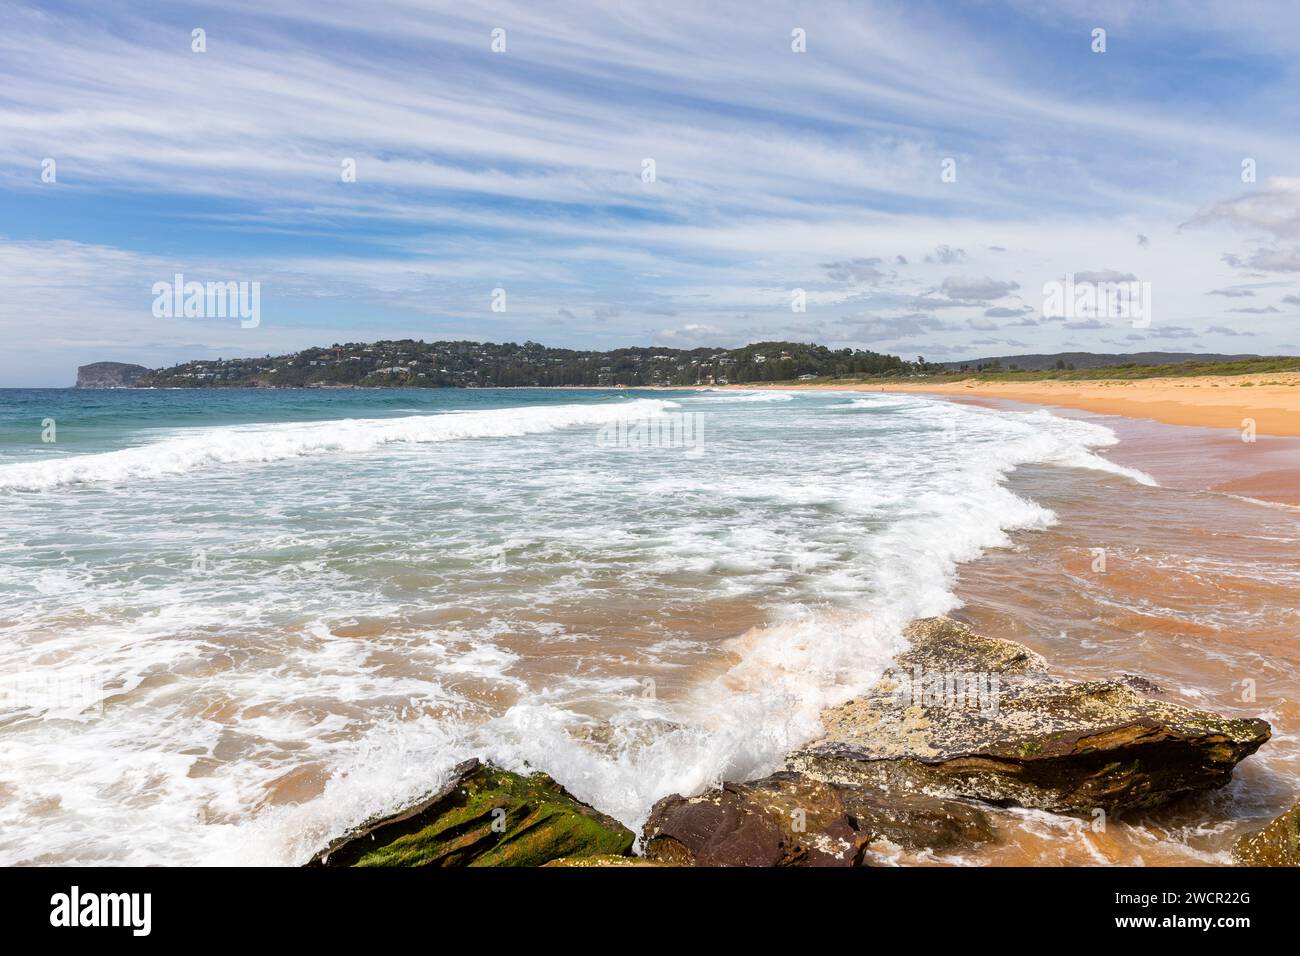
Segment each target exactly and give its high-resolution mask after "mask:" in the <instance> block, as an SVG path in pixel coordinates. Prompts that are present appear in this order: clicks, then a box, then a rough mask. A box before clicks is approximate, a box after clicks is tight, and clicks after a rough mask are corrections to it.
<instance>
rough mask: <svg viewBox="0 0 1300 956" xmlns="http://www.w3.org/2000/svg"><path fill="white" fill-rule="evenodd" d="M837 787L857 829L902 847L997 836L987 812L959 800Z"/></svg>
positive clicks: (942, 846)
mask: <svg viewBox="0 0 1300 956" xmlns="http://www.w3.org/2000/svg"><path fill="white" fill-rule="evenodd" d="M839 790H840V797H841V799H842V800H843V801H844V809H845V811H846V812H847V813H848V814H849V816H850V818H851V819H852V820H853V821H854V823H855V825H856V826H857V828H858V829H859V830H862V831H863V832H865V833H869V834H871V836H872V837H873V838H874V837H877V836H880V837H884V838H885V839H887V840H888V841H889V842H890V843H896V844H897V845H899V846H901V847H902V848H903V849H905V850H953V849H957V848H960V847H971V846H977V845H979V844H982V843H992V842H993V841H995V840H996V839H997V831H996V830H995V829H994V827H993V821H991V820H990V819H989V815H988V814H987V813H985V812H984V811H983V810H981V809H980V808H979V807H976V806H973V805H972V804H969V803H965V802H963V801H961V800H945V799H942V798H940V797H931V796H926V795H924V794H898V795H891V794H887V793H884V792H882V791H880V790H873V789H870V788H867V787H841V788H839Z"/></svg>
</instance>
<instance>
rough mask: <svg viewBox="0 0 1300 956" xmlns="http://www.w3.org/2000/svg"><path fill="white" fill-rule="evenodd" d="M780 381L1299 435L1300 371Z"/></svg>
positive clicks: (1168, 423)
mask: <svg viewBox="0 0 1300 956" xmlns="http://www.w3.org/2000/svg"><path fill="white" fill-rule="evenodd" d="M781 387H782V388H839V389H844V390H852V391H868V392H880V391H884V392H925V393H931V394H938V395H969V396H981V397H986V398H1002V399H1010V400H1012V401H1019V402H1032V403H1034V404H1039V405H1057V406H1064V407H1067V408H1078V409H1083V410H1085V411H1090V412H1097V413H1100V414H1103V415H1123V416H1125V417H1126V418H1149V419H1152V420H1154V421H1157V422H1163V423H1165V424H1167V425H1200V426H1202V427H1205V428H1236V429H1241V428H1244V427H1245V425H1244V424H1243V423H1244V422H1245V420H1246V419H1253V420H1254V423H1255V430H1256V432H1257V433H1258V434H1260V435H1300V373H1296V372H1274V373H1262V374H1256V375H1207V376H1202V377H1195V378H1173V377H1170V378H1143V379H1095V380H1091V381H1068V380H1064V379H1061V380H1044V381H1029V382H1007V381H984V380H980V379H964V380H961V381H955V382H917V383H911V382H898V383H890V384H880V383H863V384H861V385H851V384H850V385H837V386H831V385H825V386H823V385H818V384H815V383H814V384H811V385H788V386H781Z"/></svg>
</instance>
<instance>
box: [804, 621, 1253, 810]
mask: <svg viewBox="0 0 1300 956" xmlns="http://www.w3.org/2000/svg"><path fill="white" fill-rule="evenodd" d="M908 637H909V639H910V641H911V647H910V649H909V650H908V651H907V652H906V653H904V654H902V655H900V656H899V658H898V661H897V664H898V670H897V671H895V672H893V673H892V674H890V675H886V677H885V678H883V679H882V680H881V681H880V682H879V683H878V684H877V685H876V687H874V688H873V689H872V690H871V691H870V692H869V693H868V694H867V695H865V696H864V697H860V698H857V699H855V700H852V701H849V702H848V703H846V704H844V705H842V706H840V707H834V708H831V709H830V710H827V711H826V712H824V713H823V714H822V723H823V725H824V726H825V728H826V735H825V736H824V737H822V738H821V739H819V740H816V741H813V742H812V743H810V744H808V745H807V746H805V747H803V748H801V749H799V750H798V751H796V752H795V753H793V754H791V755H790V757H789V759H788V761H787V768H788V769H790V770H794V771H799V772H801V773H804V774H807V775H808V776H810V777H815V778H817V779H820V780H825V781H828V782H832V783H836V784H841V785H848V786H865V787H868V788H872V789H878V790H884V791H886V792H888V793H890V794H898V795H904V794H927V795H931V796H937V797H944V798H953V797H960V798H968V799H976V800H982V801H986V802H990V803H995V804H999V805H1017V806H1024V807H1035V808H1039V809H1043V810H1051V811H1057V812H1078V813H1086V812H1091V811H1093V810H1094V809H1097V808H1100V809H1102V810H1105V811H1106V812H1122V811H1125V810H1133V809H1140V808H1146V807H1153V806H1156V805H1158V804H1161V803H1164V802H1165V801H1167V800H1170V799H1172V798H1174V797H1176V796H1179V795H1181V794H1185V793H1190V792H1192V791H1197V790H1209V789H1213V788H1216V787H1221V786H1223V785H1224V784H1226V783H1227V782H1228V780H1229V779H1230V777H1231V775H1232V769H1233V767H1235V766H1236V765H1237V763H1238V762H1239V761H1241V760H1242V759H1244V758H1245V757H1247V756H1249V755H1250V754H1252V753H1254V752H1255V750H1256V749H1258V748H1259V746H1260V745H1261V744H1263V743H1264V742H1265V741H1266V740H1268V738H1269V725H1268V724H1267V723H1266V722H1265V721H1263V720H1258V719H1240V720H1233V719H1228V718H1224V717H1220V716H1218V715H1215V714H1211V713H1206V712H1204V711H1196V710H1191V709H1190V708H1187V707H1183V706H1180V705H1178V704H1173V703H1168V702H1165V701H1161V700H1157V699H1153V698H1150V697H1145V696H1143V695H1142V694H1140V693H1139V692H1138V689H1141V690H1144V691H1146V692H1151V691H1152V685H1150V684H1147V683H1144V682H1141V681H1140V680H1136V679H1132V678H1126V679H1124V680H1105V681H1088V682H1084V683H1071V682H1068V681H1064V680H1061V679H1059V678H1056V677H1052V676H1050V675H1049V674H1048V673H1047V664H1046V662H1045V661H1044V660H1043V659H1042V658H1041V657H1040V656H1039V655H1037V654H1035V653H1034V652H1033V651H1031V650H1029V649H1028V648H1026V647H1023V646H1022V645H1020V644H1016V643H1014V642H1012V641H1005V640H999V639H995V638H989V637H983V636H981V635H978V634H975V633H973V632H972V631H971V630H970V629H969V628H967V627H965V626H964V625H961V624H958V623H957V622H955V621H951V620H948V619H947V618H929V619H927V620H924V621H918V622H917V623H916V624H914V625H912V627H911V628H909V631H908Z"/></svg>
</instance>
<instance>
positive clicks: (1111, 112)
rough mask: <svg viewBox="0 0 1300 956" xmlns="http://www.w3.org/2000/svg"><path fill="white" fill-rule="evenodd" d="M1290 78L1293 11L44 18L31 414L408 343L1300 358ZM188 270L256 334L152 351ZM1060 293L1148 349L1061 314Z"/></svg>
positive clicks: (227, 7)
mask: <svg viewBox="0 0 1300 956" xmlns="http://www.w3.org/2000/svg"><path fill="white" fill-rule="evenodd" d="M271 11H274V12H271ZM196 28H201V29H203V30H204V31H205V34H206V47H207V48H206V51H205V52H202V53H196V52H193V51H192V49H191V34H192V31H193V30H194V29H196ZM497 28H499V29H502V30H504V31H505V39H506V49H505V51H504V52H500V53H496V52H493V51H492V49H491V34H492V31H493V30H494V29H497ZM1097 28H1100V29H1104V30H1105V31H1106V50H1105V52H1104V53H1097V52H1093V50H1092V49H1091V47H1092V45H1093V40H1092V33H1093V31H1094V29H1097ZM795 29H801V30H803V31H805V33H806V38H807V40H806V52H803V53H796V52H794V51H793V50H792V49H791V34H792V31H793V30H795ZM1298 54H1300V5H1296V4H1293V3H1285V2H1278V3H1251V2H1242V3H1234V4H1225V3H1214V4H1208V3H1192V2H1179V0H1170V2H1164V3H1149V2H1135V3H1129V2H1102V3H1086V2H1070V3H1066V2H1060V3H1048V2H1033V0H1012V2H979V0H974V2H967V3H956V2H952V0H946V2H933V3H931V2H926V0H909V2H905V3H887V2H880V3H876V2H861V0H858V2H853V3H842V4H839V3H805V4H799V3H762V2H748V3H735V4H732V3H726V2H720V3H708V4H699V3H685V2H670V3H663V4H652V3H647V2H641V0H623V2H617V0H604V2H591V3H586V2H566V3H555V4H537V3H491V2H485V3H475V4H473V5H472V6H471V5H467V4H464V3H439V2H415V0H389V2H376V3H372V4H366V5H357V4H355V3H345V2H338V0H311V2H308V0H303V2H291V0H280V2H277V3H275V4H266V3H253V2H214V3H203V4H188V3H184V2H174V0H173V2H167V3H132V4H104V3H101V2H97V0H96V2H86V3H80V2H65V3H42V4H29V3H23V2H22V0H18V2H16V3H14V2H11V3H10V4H9V5H8V6H7V10H6V23H5V27H4V30H3V32H2V33H0V211H2V213H3V214H2V215H0V335H3V338H4V341H5V348H4V349H3V351H0V386H29V385H32V386H34V385H65V384H68V383H70V382H71V381H72V379H73V377H74V375H75V369H76V366H77V365H79V364H83V363H86V362H91V361H97V360H117V361H128V362H139V363H141V364H145V365H149V366H157V365H163V364H170V363H173V362H176V361H181V360H185V359H190V358H203V357H216V356H227V357H228V356H234V355H262V354H266V353H278V352H284V351H290V350H292V349H295V348H298V347H302V346H306V345H317V344H329V343H330V342H333V341H348V340H368V339H375V338H381V337H405V336H411V337H414V338H423V339H426V340H432V339H438V338H473V339H483V340H491V341H505V340H515V341H523V340H524V339H535V340H537V341H541V342H544V343H546V344H551V345H560V346H570V347H595V348H608V347H615V346H619V345H630V344H647V345H648V344H656V345H668V346H678V347H693V346H696V345H724V346H733V345H740V344H743V343H745V342H747V341H753V340H760V339H772V338H780V339H795V340H800V341H816V342H822V343H825V344H828V345H832V346H836V347H842V346H857V347H863V348H870V349H874V350H877V351H886V352H894V353H899V354H903V355H907V356H911V355H915V354H918V353H920V354H924V355H926V356H927V357H928V358H931V359H961V358H970V357H976V356H981V355H992V354H1009V353H1016V352H1053V351H1061V350H1074V349H1078V350H1089V351H1106V352H1129V351H1141V350H1152V349H1157V350H1164V351H1173V350H1185V351H1220V352H1259V353H1279V352H1285V353H1297V352H1300V344H1298V343H1300V331H1298V330H1296V322H1297V319H1298V318H1300V123H1298V122H1297V120H1298V119H1300V117H1298V116H1297V113H1298V112H1300V96H1298V95H1297V93H1300V85H1298V84H1297V82H1296V77H1295V72H1296V69H1297V67H1296V64H1298V63H1300V55H1298ZM46 159H53V160H54V161H55V164H56V165H55V169H56V181H54V182H45V181H42V168H43V166H42V164H43V162H44V161H45V160H46ZM345 159H352V160H355V163H356V181H355V182H343V181H342V177H341V175H340V171H341V164H342V162H343V160H345ZM646 159H653V160H654V163H655V172H656V181H655V182H652V183H647V182H644V181H643V178H642V169H643V161H644V160H646ZM945 159H952V160H953V161H954V162H955V169H956V180H955V181H948V182H946V181H944V180H943V178H942V176H941V168H942V163H943V162H944V160H945ZM1247 159H1249V160H1252V161H1253V163H1254V166H1255V169H1256V178H1255V181H1254V182H1243V180H1242V163H1243V160H1247ZM176 272H182V273H184V274H185V276H186V277H187V278H189V279H198V280H200V281H231V280H234V281H238V280H245V281H257V282H260V283H261V288H262V317H261V322H260V324H259V325H258V326H257V327H256V328H241V326H240V323H239V322H238V321H237V320H230V319H222V318H190V319H182V318H157V317H155V316H154V315H153V314H152V312H151V305H152V301H153V296H152V295H151V292H150V290H151V287H152V285H153V284H154V283H155V282H158V281H167V280H170V279H171V277H172V276H173V274H174V273H176ZM1067 274H1074V275H1076V276H1094V277H1111V278H1121V277H1126V278H1131V279H1132V280H1134V281H1141V282H1143V283H1149V290H1150V296H1151V306H1152V321H1151V323H1150V326H1149V327H1141V328H1135V327H1133V325H1132V323H1129V322H1126V321H1119V320H1102V321H1095V320H1094V321H1066V320H1062V319H1059V318H1056V317H1052V316H1044V315H1043V314H1042V313H1043V304H1044V283H1048V282H1051V281H1055V280H1060V279H1062V278H1063V277H1064V276H1066V275H1067ZM496 288H504V289H505V290H506V291H507V295H508V298H507V302H508V305H507V309H506V311H505V312H493V311H492V310H491V308H490V306H491V301H492V290H493V289H496ZM795 289H803V290H805V292H806V296H807V309H806V311H804V312H795V311H793V310H792V309H791V294H792V291H793V290H795Z"/></svg>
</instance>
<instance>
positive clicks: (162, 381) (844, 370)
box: [136, 339, 929, 388]
mask: <svg viewBox="0 0 1300 956" xmlns="http://www.w3.org/2000/svg"><path fill="white" fill-rule="evenodd" d="M928 367H929V366H927V365H926V363H925V362H924V361H923V360H922V361H921V362H920V363H916V362H905V361H903V360H902V359H900V358H898V357H897V356H894V355H882V354H880V353H878V352H870V351H864V350H862V349H847V348H846V349H829V348H826V347H825V346H822V345H808V344H802V343H798V342H757V343H754V344H752V345H747V346H745V347H744V348H738V349H717V348H696V349H671V348H660V347H645V348H641V347H636V348H623V349H614V350H612V351H606V352H598V351H576V350H573V349H557V348H548V347H547V346H544V345H540V344H538V343H537V342H525V343H523V344H522V345H519V344H516V343H514V342H506V343H503V344H495V343H491V342H465V341H461V342H424V341H416V340H413V339H401V340H397V341H383V342H372V343H357V342H348V343H344V344H340V343H335V344H334V345H331V346H329V347H328V348H311V349H303V350H302V351H300V352H294V353H292V354H289V355H279V356H270V355H267V356H264V357H262V358H231V359H224V358H218V359H205V360H196V361H193V362H185V363H183V364H181V365H175V366H172V367H170V368H163V369H156V370H154V371H152V372H149V373H148V374H146V375H144V376H142V377H141V378H140V379H139V380H138V382H137V383H136V384H137V385H138V386H139V387H144V388H149V387H153V388H248V387H263V388H265V387H297V388H302V387H312V386H316V387H324V386H336V387H337V386H349V385H351V386H365V387H390V388H508V387H538V388H545V387H559V386H608V387H633V388H635V387H644V386H673V385H676V386H691V385H727V384H742V383H755V382H776V381H782V380H786V379H797V378H799V377H800V376H812V377H820V376H832V377H835V376H851V375H880V374H895V375H905V374H912V373H918V372H923V371H925V370H927V368H928Z"/></svg>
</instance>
